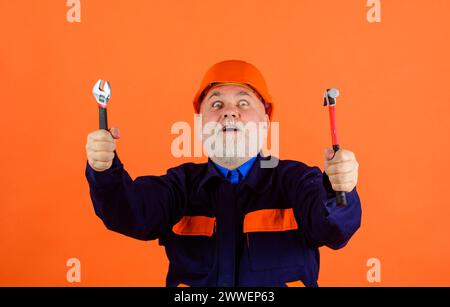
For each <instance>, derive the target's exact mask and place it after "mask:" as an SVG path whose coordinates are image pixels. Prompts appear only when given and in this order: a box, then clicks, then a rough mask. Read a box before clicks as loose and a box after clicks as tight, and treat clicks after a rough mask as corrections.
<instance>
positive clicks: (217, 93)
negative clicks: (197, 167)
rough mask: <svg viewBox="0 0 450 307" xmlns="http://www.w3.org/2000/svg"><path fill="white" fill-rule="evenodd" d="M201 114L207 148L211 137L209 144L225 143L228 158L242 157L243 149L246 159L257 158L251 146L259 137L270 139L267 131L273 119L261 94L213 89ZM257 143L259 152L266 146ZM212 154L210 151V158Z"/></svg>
mask: <svg viewBox="0 0 450 307" xmlns="http://www.w3.org/2000/svg"><path fill="white" fill-rule="evenodd" d="M200 114H201V116H202V128H203V141H204V145H206V144H205V141H207V138H208V137H210V139H209V141H212V140H213V141H214V142H215V143H216V144H223V151H222V152H223V154H224V156H225V157H235V156H239V154H240V153H242V150H245V156H248V155H254V154H255V152H254V150H251V148H253V147H251V148H249V144H253V143H255V142H257V141H258V138H263V139H264V140H263V141H265V138H266V136H267V135H266V134H264V132H265V131H266V129H267V127H268V124H269V117H268V115H267V114H266V112H265V108H264V105H263V103H262V102H261V100H260V99H259V98H258V96H257V95H255V94H254V93H253V92H252V91H251V90H250V89H247V88H246V87H243V86H239V85H223V86H217V87H214V88H212V89H210V90H209V91H208V92H207V93H206V95H205V96H204V99H203V101H202V103H201V105H200ZM264 127H265V128H264ZM253 128H255V129H256V131H254V130H255V129H253ZM262 131H264V132H263V133H262V134H261V132H262ZM211 137H212V138H211ZM257 143H258V144H257V145H256V146H257V148H256V151H257V152H258V151H259V150H260V149H261V147H262V145H263V144H260V142H257ZM250 146H251V145H250ZM216 150H217V149H216ZM239 150H241V151H239ZM211 154H212V153H211V152H209V151H208V155H209V156H211ZM216 155H217V151H216Z"/></svg>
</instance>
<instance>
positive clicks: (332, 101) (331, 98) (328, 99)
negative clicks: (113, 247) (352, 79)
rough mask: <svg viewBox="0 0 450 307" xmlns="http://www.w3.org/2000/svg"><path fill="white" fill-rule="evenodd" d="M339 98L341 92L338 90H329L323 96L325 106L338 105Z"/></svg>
mask: <svg viewBox="0 0 450 307" xmlns="http://www.w3.org/2000/svg"><path fill="white" fill-rule="evenodd" d="M337 97H339V90H338V89H337V88H329V89H327V90H326V91H325V94H324V96H323V106H324V107H327V106H334V105H336V98H337Z"/></svg>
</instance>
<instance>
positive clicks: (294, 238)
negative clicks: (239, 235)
mask: <svg viewBox="0 0 450 307" xmlns="http://www.w3.org/2000/svg"><path fill="white" fill-rule="evenodd" d="M243 230H244V233H245V235H246V237H247V238H246V239H247V248H248V254H249V262H250V268H251V270H253V271H263V270H270V269H281V268H290V267H299V266H302V265H303V264H304V256H303V249H302V238H301V236H300V235H299V232H298V225H297V222H296V220H295V216H294V213H293V209H292V208H289V209H263V210H257V211H253V212H249V213H247V214H246V215H245V217H244V229H243Z"/></svg>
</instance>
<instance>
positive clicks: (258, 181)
mask: <svg viewBox="0 0 450 307" xmlns="http://www.w3.org/2000/svg"><path fill="white" fill-rule="evenodd" d="M271 158H275V157H271V156H267V157H264V156H263V155H262V152H260V153H258V155H257V156H256V159H255V162H254V163H253V165H252V167H251V169H250V170H249V172H248V174H247V176H245V177H244V179H243V180H242V181H241V182H240V183H239V184H238V186H240V185H242V186H245V187H249V188H250V189H251V190H253V191H254V192H255V193H257V194H260V193H263V192H264V191H265V190H267V189H268V188H269V187H270V186H271V185H272V174H273V169H272V168H262V167H261V161H264V160H270V159H271ZM275 159H276V158H275ZM217 180H222V181H225V180H226V179H225V178H223V176H222V174H220V173H219V171H218V170H217V168H216V167H215V166H214V162H213V161H212V160H211V159H210V158H208V164H207V171H206V174H205V176H204V177H203V179H202V180H201V181H200V183H199V188H205V187H206V185H207V184H209V182H214V181H217Z"/></svg>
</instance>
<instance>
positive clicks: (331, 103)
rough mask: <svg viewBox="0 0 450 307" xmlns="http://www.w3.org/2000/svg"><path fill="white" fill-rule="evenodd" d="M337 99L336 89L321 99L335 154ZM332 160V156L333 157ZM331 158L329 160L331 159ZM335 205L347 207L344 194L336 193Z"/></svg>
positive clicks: (327, 92) (327, 91)
mask: <svg viewBox="0 0 450 307" xmlns="http://www.w3.org/2000/svg"><path fill="white" fill-rule="evenodd" d="M337 97H339V90H338V89H337V88H329V89H327V90H326V91H325V95H324V98H323V105H324V106H325V107H326V106H328V110H329V113H330V127H331V140H332V144H333V150H334V153H335V154H336V151H338V150H339V148H340V147H339V141H338V134H337V129H336V98H337ZM333 158H334V155H333ZM333 158H331V159H333ZM336 203H337V206H338V207H345V206H347V197H346V196H345V192H342V191H336Z"/></svg>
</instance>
